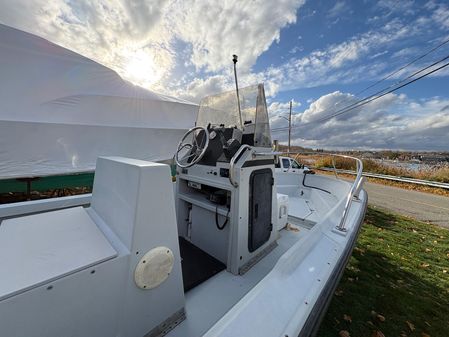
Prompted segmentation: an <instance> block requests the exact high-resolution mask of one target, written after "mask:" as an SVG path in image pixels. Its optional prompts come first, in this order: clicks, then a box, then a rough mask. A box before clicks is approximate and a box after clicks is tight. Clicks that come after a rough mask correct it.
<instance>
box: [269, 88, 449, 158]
mask: <svg viewBox="0 0 449 337" xmlns="http://www.w3.org/2000/svg"><path fill="white" fill-rule="evenodd" d="M342 99H347V100H349V101H346V102H345V103H344V104H342V105H343V106H347V105H349V104H351V102H352V100H353V99H355V98H354V97H353V96H352V95H350V94H346V93H341V92H334V93H330V94H327V95H324V96H322V97H320V98H319V99H318V100H316V101H315V102H313V103H312V104H311V105H310V106H309V107H308V108H307V109H306V110H305V111H304V114H302V115H301V114H300V115H296V116H295V121H294V125H296V126H297V128H294V129H293V132H292V139H293V143H294V144H296V145H302V146H310V147H315V148H318V147H319V148H323V147H324V148H329V149H348V148H349V149H351V148H352V149H409V150H410V149H413V150H448V135H449V109H447V107H448V106H449V99H440V98H433V99H429V100H423V101H416V100H412V99H409V98H407V97H406V96H405V95H404V94H401V95H395V94H389V95H387V96H385V97H383V98H381V99H379V100H376V101H374V102H372V103H370V104H367V105H365V106H363V107H360V108H357V109H354V110H352V111H351V112H350V113H349V114H345V115H346V116H344V115H342V116H340V117H338V118H333V119H330V120H328V121H325V122H320V123H316V124H315V123H313V121H316V120H317V119H319V118H321V117H323V116H328V115H329V114H330V113H331V112H333V111H335V107H336V105H338V102H341V100H342ZM271 122H272V124H273V125H277V127H285V123H283V124H280V123H279V121H277V120H276V119H275V118H271ZM305 123H307V124H305ZM302 124H304V126H303V127H301V125H302ZM273 138H274V139H279V140H281V141H286V139H287V132H286V131H280V132H273Z"/></svg>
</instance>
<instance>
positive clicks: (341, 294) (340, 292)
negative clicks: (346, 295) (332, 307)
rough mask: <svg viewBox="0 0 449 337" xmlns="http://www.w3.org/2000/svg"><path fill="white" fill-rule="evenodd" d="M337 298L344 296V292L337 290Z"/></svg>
mask: <svg viewBox="0 0 449 337" xmlns="http://www.w3.org/2000/svg"><path fill="white" fill-rule="evenodd" d="M335 296H343V290H341V289H337V290H336V291H335Z"/></svg>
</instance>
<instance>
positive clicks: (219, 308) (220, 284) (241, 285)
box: [167, 228, 308, 337]
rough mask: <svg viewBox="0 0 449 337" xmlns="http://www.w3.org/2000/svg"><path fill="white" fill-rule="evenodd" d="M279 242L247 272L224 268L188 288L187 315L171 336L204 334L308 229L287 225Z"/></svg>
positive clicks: (183, 336) (184, 336)
mask: <svg viewBox="0 0 449 337" xmlns="http://www.w3.org/2000/svg"><path fill="white" fill-rule="evenodd" d="M279 233H280V238H279V240H278V245H277V247H276V248H274V249H273V250H272V251H271V252H270V253H269V254H268V255H267V256H265V257H264V258H263V259H262V260H260V261H259V262H258V263H257V264H255V265H254V266H253V267H252V268H251V269H250V270H249V271H248V272H246V273H245V274H244V275H233V274H231V273H229V272H227V271H225V270H224V271H222V272H220V273H218V274H217V275H215V276H213V277H212V278H210V279H209V280H207V281H206V282H204V283H202V284H200V285H198V286H197V287H195V288H193V289H192V290H190V291H188V292H187V293H186V294H185V296H186V306H185V312H186V319H185V320H184V321H183V322H182V323H181V324H180V325H178V326H177V327H176V328H175V329H173V330H172V331H171V332H169V333H168V335H167V336H172V337H175V336H176V337H178V336H179V337H186V336H202V335H203V334H204V333H206V331H207V330H209V328H210V327H211V326H212V325H214V324H215V323H216V322H217V321H218V320H219V319H220V318H221V317H223V315H224V314H225V313H226V312H227V311H228V310H229V309H231V307H232V306H234V305H235V304H236V303H237V302H238V301H239V300H240V299H242V298H243V296H244V295H245V294H246V293H248V292H249V291H250V290H251V289H252V288H253V287H254V286H255V285H256V284H257V283H258V282H259V281H260V280H262V279H263V278H264V277H265V276H266V275H267V274H268V273H269V272H270V271H271V270H272V269H273V267H274V265H275V264H276V262H277V261H278V260H279V258H280V257H281V256H282V255H283V254H284V253H285V252H286V251H287V250H288V249H289V248H290V247H292V246H293V245H294V244H295V243H296V242H297V241H298V240H300V239H301V238H302V237H304V236H306V235H307V233H308V229H306V228H299V231H291V230H286V229H283V230H281V231H280V232H279Z"/></svg>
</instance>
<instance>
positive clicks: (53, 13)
mask: <svg viewBox="0 0 449 337" xmlns="http://www.w3.org/2000/svg"><path fill="white" fill-rule="evenodd" d="M303 3H304V0H283V1H279V2H270V1H268V2H267V1H261V0H260V1H248V2H241V1H238V0H231V1H224V2H216V3H214V4H211V3H210V2H208V1H205V0H203V1H201V0H200V1H175V0H165V1H158V0H148V1H144V0H133V1H121V0H111V1H108V2H99V1H95V0H84V1H63V0H53V1H51V0H50V1H48V0H35V1H28V0H4V1H3V2H2V10H1V12H0V21H1V22H3V23H5V24H7V25H10V26H13V27H15V28H19V29H22V30H25V31H28V32H30V33H34V34H37V35H39V36H41V37H44V38H46V39H49V40H50V41H52V42H54V43H57V44H59V45H61V46H63V47H66V48H69V49H71V50H74V51H75V52H78V53H80V54H82V55H84V56H86V57H89V58H91V59H93V60H95V61H97V62H99V63H102V64H104V65H106V66H108V67H110V68H112V69H114V70H116V71H117V72H118V73H119V74H120V75H122V76H123V77H124V78H126V79H128V80H131V81H132V82H134V83H137V84H140V85H143V86H146V87H149V86H154V87H158V88H161V87H163V85H161V84H165V83H166V82H168V80H169V78H170V75H173V73H172V72H173V71H174V69H175V67H176V66H177V65H178V63H180V64H186V65H187V66H189V65H192V66H193V67H195V69H196V71H198V70H205V71H206V72H215V74H212V76H214V75H216V73H218V72H222V71H224V70H225V68H227V67H229V66H230V64H231V55H232V54H234V53H235V54H238V55H239V57H240V61H239V67H240V71H242V72H249V71H250V68H251V66H253V65H254V63H255V62H256V60H257V58H258V57H259V56H260V55H261V54H262V53H263V52H264V51H266V50H267V49H268V48H269V47H270V46H271V45H272V44H273V43H274V42H276V41H279V38H280V30H281V29H282V28H283V27H285V26H287V25H289V24H292V23H295V22H296V11H297V10H298V8H300V7H301V6H302V5H303ZM178 41H180V42H182V43H183V44H184V45H186V46H187V49H188V50H189V53H188V54H182V53H179V50H176V47H177V43H178ZM180 57H182V58H184V59H179V58H180ZM144 63H148V64H149V66H148V65H147V66H146V67H145V68H146V71H142V72H139V71H138V69H136V68H138V67H139V65H142V64H144ZM130 64H131V66H130ZM194 80H195V79H193V81H194ZM213 81H214V79H213V78H212V79H211V80H209V81H208V82H209V83H210V82H213ZM158 82H159V83H158ZM192 87H193V88H195V83H192Z"/></svg>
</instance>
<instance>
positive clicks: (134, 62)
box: [124, 50, 162, 87]
mask: <svg viewBox="0 0 449 337" xmlns="http://www.w3.org/2000/svg"><path fill="white" fill-rule="evenodd" d="M161 76H162V71H161V69H158V67H157V65H156V63H155V62H154V59H153V57H152V55H151V54H149V53H146V52H144V51H143V50H138V51H135V52H133V53H131V54H130V55H129V57H128V60H127V64H126V66H125V69H124V77H125V78H126V79H127V80H129V81H131V82H132V83H134V84H137V85H141V86H145V87H147V86H151V85H152V84H154V83H156V82H157V81H158V80H159V79H160V78H161Z"/></svg>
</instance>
